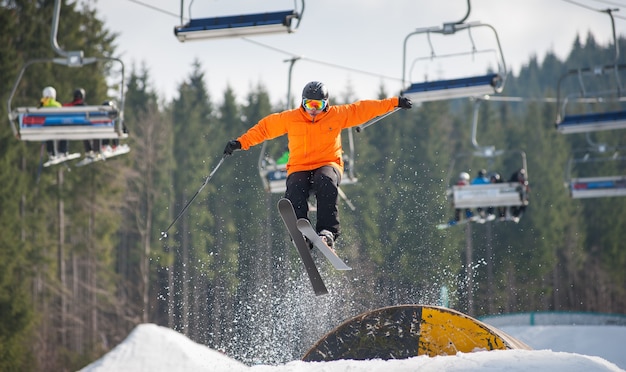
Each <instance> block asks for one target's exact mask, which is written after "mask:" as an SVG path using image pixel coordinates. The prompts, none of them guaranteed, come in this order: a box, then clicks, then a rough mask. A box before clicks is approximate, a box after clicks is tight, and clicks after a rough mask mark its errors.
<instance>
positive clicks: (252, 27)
mask: <svg viewBox="0 0 626 372" xmlns="http://www.w3.org/2000/svg"><path fill="white" fill-rule="evenodd" d="M301 2H302V5H301V8H300V12H298V11H297V10H296V9H294V10H286V11H276V12H267V13H256V14H242V15H232V16H224V17H211V18H196V19H193V18H192V19H190V20H189V22H187V23H185V24H184V25H182V26H176V27H174V35H176V38H178V40H179V41H180V42H185V41H192V40H203V39H212V38H213V39H214V38H228V37H244V36H250V35H260V34H275V33H292V32H295V30H296V29H297V28H298V26H299V25H300V20H301V18H302V14H303V13H304V0H301ZM182 3H183V1H181V8H182V7H183V6H182ZM182 18H183V17H182V11H181V23H182ZM294 20H297V22H295V21H294Z"/></svg>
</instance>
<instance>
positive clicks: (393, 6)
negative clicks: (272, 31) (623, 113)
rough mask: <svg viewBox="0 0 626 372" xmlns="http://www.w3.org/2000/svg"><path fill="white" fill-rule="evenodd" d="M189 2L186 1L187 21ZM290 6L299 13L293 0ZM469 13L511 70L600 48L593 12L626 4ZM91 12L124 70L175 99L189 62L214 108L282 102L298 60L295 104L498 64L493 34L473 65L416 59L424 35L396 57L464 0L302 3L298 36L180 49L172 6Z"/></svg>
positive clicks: (526, 3) (601, 17)
mask: <svg viewBox="0 0 626 372" xmlns="http://www.w3.org/2000/svg"><path fill="white" fill-rule="evenodd" d="M189 3H190V1H189V0H188V1H185V5H184V13H185V14H184V17H185V18H188V17H189V13H188V11H189ZM146 4H150V5H146ZM296 4H297V8H298V9H299V8H300V0H296ZM471 6H472V8H471V13H470V15H469V18H468V19H467V22H476V21H478V22H482V23H484V24H488V25H491V26H493V27H494V28H495V30H496V31H497V34H498V36H499V40H500V43H501V45H502V50H503V55H504V59H505V62H506V67H507V68H508V70H509V71H512V72H514V73H517V72H518V71H519V68H520V67H521V66H522V65H523V64H525V63H527V62H528V60H529V58H530V57H531V56H533V55H534V56H537V57H538V58H539V59H540V60H541V59H542V58H543V56H544V55H545V54H546V53H547V52H548V51H552V52H554V53H556V54H557V56H558V57H560V58H565V57H566V55H567V53H568V52H569V50H570V49H571V45H572V43H573V41H574V39H575V37H576V35H577V34H579V35H581V36H583V40H584V38H586V35H587V33H588V32H591V33H592V34H593V35H594V36H595V38H596V40H597V41H598V42H600V43H603V44H607V43H609V42H610V41H612V33H611V22H610V17H609V16H608V15H607V14H606V13H602V12H599V11H594V10H593V9H597V10H601V9H607V8H608V7H611V8H626V0H611V1H606V0H575V1H569V0H518V1H514V0H507V1H503V0H474V1H472V3H471ZM97 8H98V12H99V14H100V17H101V18H102V19H103V20H104V22H105V25H106V27H107V28H108V29H109V30H111V31H113V32H116V33H118V34H119V37H118V41H117V42H118V53H119V54H120V55H121V57H122V59H123V60H124V62H125V64H126V69H127V71H130V69H131V67H132V66H136V67H137V66H141V65H142V64H145V65H146V66H147V68H148V70H149V72H150V75H151V79H152V84H153V88H154V89H155V90H156V91H157V92H158V93H159V94H160V95H161V97H163V98H165V99H167V100H171V99H172V98H174V97H175V96H176V94H177V90H178V85H179V84H180V83H181V82H183V81H184V80H185V79H186V78H187V77H188V76H189V74H190V72H191V65H192V63H193V61H194V60H195V59H198V60H199V61H200V62H201V64H202V66H203V68H204V71H205V77H206V82H207V87H208V89H209V92H210V94H211V98H212V99H213V100H214V101H216V102H221V101H222V96H223V92H224V90H225V89H226V87H227V86H228V85H230V86H231V87H232V88H233V89H234V90H235V93H236V94H237V96H238V99H240V100H242V101H243V100H244V99H245V95H246V94H247V93H248V92H249V91H250V89H251V87H254V86H256V85H258V84H263V85H264V86H265V87H266V88H267V89H268V91H269V93H270V97H271V100H272V102H273V103H279V102H285V100H286V96H287V89H288V75H289V74H288V72H289V63H286V62H285V60H287V59H290V58H292V57H296V56H297V57H302V59H300V60H299V61H297V62H296V63H295V65H294V68H293V72H292V88H291V89H292V94H293V95H295V96H296V97H299V95H300V92H301V90H302V87H303V86H304V85H305V84H306V83H307V82H309V81H312V80H321V81H323V82H325V83H326V84H327V85H328V87H329V89H330V93H331V99H332V97H333V96H334V97H336V98H342V97H344V96H345V93H346V87H347V86H348V85H350V86H352V87H353V90H354V94H353V96H352V98H354V99H367V98H375V97H376V95H377V93H378V91H379V88H380V86H381V84H383V85H384V86H385V88H386V91H387V93H388V94H389V95H396V94H397V93H398V92H399V91H400V90H401V89H402V87H403V80H404V81H405V84H404V85H406V84H407V83H408V82H410V81H411V80H413V81H423V79H424V77H425V76H428V78H429V80H436V79H437V78H446V77H448V76H447V75H448V74H450V73H452V72H451V70H452V69H455V68H459V69H460V70H458V71H456V75H458V76H462V75H465V76H474V75H477V74H476V73H473V72H472V71H471V68H474V67H476V68H479V69H486V68H487V67H492V68H494V66H496V63H497V55H496V53H495V50H497V43H496V41H495V37H494V36H493V33H491V32H485V31H481V32H478V31H477V32H473V33H472V36H473V39H474V42H475V46H476V49H477V50H479V51H490V52H487V53H482V54H479V55H475V56H474V58H472V56H471V55H469V54H466V55H463V56H459V57H454V58H442V59H438V60H437V61H433V62H430V61H428V60H424V59H420V58H421V57H425V56H428V55H430V51H429V48H428V44H424V43H425V42H426V38H425V37H424V36H423V35H415V36H411V38H410V40H409V42H408V43H407V48H406V52H404V51H403V50H404V49H403V45H404V40H405V37H406V36H407V35H409V34H410V33H411V32H413V31H414V30H415V29H417V28H423V27H438V26H442V24H443V23H444V22H454V21H459V20H461V19H462V18H463V17H464V16H465V14H466V12H467V1H466V0H442V1H431V0H393V1H383V0H341V1H336V0H313V1H311V0H308V1H306V0H305V9H304V13H303V17H302V21H301V23H300V27H299V28H298V30H297V32H296V33H293V34H278V35H264V36H254V37H252V36H251V37H248V40H243V39H211V40H204V41H192V42H185V43H181V42H179V41H178V39H177V38H176V37H175V36H174V31H173V30H174V27H175V26H176V25H180V23H181V22H180V9H181V3H180V2H179V1H175V0H106V1H104V0H100V1H98V5H97ZM293 8H294V1H293V0H273V1H258V0H257V1H252V0H198V1H195V2H193V3H192V5H191V15H192V18H205V17H213V16H219V15H233V14H250V13H260V12H265V11H277V10H287V9H293ZM614 14H615V16H616V29H617V33H618V34H624V33H626V11H624V10H622V14H620V12H615V13H614ZM62 20H63V15H62V14H61V21H62ZM476 30H478V28H476ZM480 30H486V31H489V29H488V28H487V27H481V28H480ZM433 42H434V43H435V45H434V48H435V49H436V50H435V52H436V53H437V54H438V55H442V54H448V53H453V52H454V50H450V49H445V48H449V45H452V46H454V48H455V49H456V51H457V52H463V53H465V52H469V51H470V50H471V43H470V42H469V37H468V34H467V33H459V34H457V35H454V36H446V37H445V38H444V39H442V40H440V41H439V40H435V39H433ZM420 43H421V44H420ZM442 46H445V48H444V49H441V48H442ZM479 57H480V58H479ZM427 62H428V63H427ZM607 62H608V63H610V62H611V61H607ZM403 65H404V66H405V67H404V68H403ZM450 66H454V67H450ZM472 66H474V67H472ZM584 67H586V66H584ZM403 72H404V76H403ZM450 77H452V76H450ZM420 79H421V80H420ZM556 79H557V78H556V77H555V84H556Z"/></svg>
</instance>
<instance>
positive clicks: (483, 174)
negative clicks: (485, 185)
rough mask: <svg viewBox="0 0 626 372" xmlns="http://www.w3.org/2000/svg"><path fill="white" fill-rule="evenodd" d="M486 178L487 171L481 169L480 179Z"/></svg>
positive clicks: (479, 172)
mask: <svg viewBox="0 0 626 372" xmlns="http://www.w3.org/2000/svg"><path fill="white" fill-rule="evenodd" d="M486 176H487V170H485V169H481V170H479V171H478V177H486Z"/></svg>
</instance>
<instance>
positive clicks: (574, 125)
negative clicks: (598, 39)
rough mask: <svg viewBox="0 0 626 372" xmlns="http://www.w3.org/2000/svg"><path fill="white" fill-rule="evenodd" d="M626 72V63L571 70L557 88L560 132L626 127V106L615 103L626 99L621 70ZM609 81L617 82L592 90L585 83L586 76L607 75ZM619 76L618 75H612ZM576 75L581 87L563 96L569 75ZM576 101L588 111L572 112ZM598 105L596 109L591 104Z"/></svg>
mask: <svg viewBox="0 0 626 372" xmlns="http://www.w3.org/2000/svg"><path fill="white" fill-rule="evenodd" d="M623 71H626V64H622V65H607V66H602V67H594V68H582V69H573V70H569V71H567V72H566V73H565V74H563V75H562V76H561V78H560V79H559V83H558V87H557V108H558V110H557V118H556V120H555V126H556V129H557V131H558V132H559V133H562V134H574V133H586V132H596V131H604V130H616V129H626V108H625V109H620V110H616V109H615V106H623V102H624V101H626V98H625V97H624V96H623V90H622V88H621V87H620V86H619V75H620V72H623ZM607 76H608V78H607V79H606V80H609V81H614V82H615V85H614V86H613V87H609V88H607V89H604V90H602V91H589V90H588V88H587V85H588V84H586V83H585V78H586V77H592V78H593V77H596V78H598V77H607ZM612 76H615V78H612ZM572 77H575V78H577V82H578V90H577V91H576V92H572V93H570V94H568V95H566V96H563V90H564V88H563V85H564V82H565V81H567V79H568V78H572ZM572 103H574V104H576V107H578V108H579V109H580V107H583V108H584V109H586V110H587V112H585V113H579V112H571V111H574V109H572V108H571V107H572V106H573V105H572ZM591 105H594V106H596V108H595V109H594V110H589V106H591Z"/></svg>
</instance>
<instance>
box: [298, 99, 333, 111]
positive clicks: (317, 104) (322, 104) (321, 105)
mask: <svg viewBox="0 0 626 372" xmlns="http://www.w3.org/2000/svg"><path fill="white" fill-rule="evenodd" d="M302 106H304V108H305V109H306V110H318V111H322V110H324V109H325V108H326V106H328V100H327V99H308V98H303V99H302Z"/></svg>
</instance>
